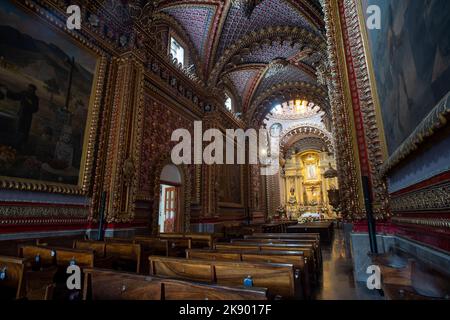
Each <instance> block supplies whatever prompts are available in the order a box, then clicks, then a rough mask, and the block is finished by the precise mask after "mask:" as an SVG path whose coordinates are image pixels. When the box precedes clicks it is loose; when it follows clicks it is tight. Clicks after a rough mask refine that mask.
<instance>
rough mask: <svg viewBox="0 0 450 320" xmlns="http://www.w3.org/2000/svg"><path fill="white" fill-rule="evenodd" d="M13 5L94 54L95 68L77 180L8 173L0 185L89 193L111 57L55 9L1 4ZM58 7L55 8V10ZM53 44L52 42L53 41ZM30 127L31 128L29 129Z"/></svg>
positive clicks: (87, 53) (83, 130)
mask: <svg viewBox="0 0 450 320" xmlns="http://www.w3.org/2000/svg"><path fill="white" fill-rule="evenodd" d="M3 5H5V6H13V7H15V8H16V9H17V10H20V12H22V13H23V15H26V16H27V19H28V17H29V19H33V20H34V21H33V23H35V22H36V23H39V24H40V26H42V27H43V28H47V29H48V30H49V33H50V34H57V36H58V37H61V38H62V39H63V40H61V41H66V42H70V43H71V44H72V45H73V46H75V47H76V48H78V50H80V51H81V52H86V55H91V56H92V57H94V59H95V66H94V68H93V77H92V86H91V88H90V94H89V96H88V105H87V107H86V106H85V109H87V114H86V116H85V119H86V121H85V125H84V129H81V130H80V131H81V132H82V133H83V137H82V139H81V138H80V141H81V150H78V153H79V154H80V152H81V155H80V161H79V168H75V169H78V176H77V183H70V184H69V183H61V182H58V181H48V180H43V179H33V178H27V177H25V178H24V177H17V176H9V175H0V188H1V189H13V190H22V191H35V192H36V191H38V192H49V193H61V194H72V195H86V194H87V193H88V192H89V190H90V186H91V183H92V173H93V167H94V149H95V144H96V139H97V131H98V124H99V115H100V104H101V101H102V96H103V87H104V81H105V73H106V66H107V63H108V58H107V54H106V52H104V51H103V50H102V49H100V48H99V47H97V46H96V45H95V44H92V41H88V40H87V39H86V38H85V37H84V36H83V30H81V31H77V30H74V31H70V30H67V29H66V28H65V23H63V22H62V21H61V20H59V19H55V17H57V16H60V12H56V11H55V16H50V15H49V14H48V11H46V10H43V9H42V8H40V7H39V6H38V5H37V4H35V3H31V2H24V3H21V2H19V1H8V2H7V3H6V2H5V3H4V4H2V6H3ZM52 9H53V8H52ZM55 10H56V9H55ZM51 43H53V41H52V42H51ZM28 130H30V129H28Z"/></svg>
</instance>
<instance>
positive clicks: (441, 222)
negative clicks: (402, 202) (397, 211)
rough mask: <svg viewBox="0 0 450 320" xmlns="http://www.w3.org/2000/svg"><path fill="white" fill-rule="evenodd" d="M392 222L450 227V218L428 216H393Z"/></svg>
mask: <svg viewBox="0 0 450 320" xmlns="http://www.w3.org/2000/svg"><path fill="white" fill-rule="evenodd" d="M391 220H392V222H394V223H396V224H402V225H403V224H406V225H418V226H424V227H432V228H443V229H450V219H444V218H442V219H428V218H405V217H393V218H392V219H391Z"/></svg>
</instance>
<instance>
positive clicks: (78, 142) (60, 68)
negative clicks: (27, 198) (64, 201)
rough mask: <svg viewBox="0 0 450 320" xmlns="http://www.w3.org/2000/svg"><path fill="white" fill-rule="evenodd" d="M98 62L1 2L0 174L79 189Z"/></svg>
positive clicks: (16, 8) (72, 44)
mask: <svg viewBox="0 0 450 320" xmlns="http://www.w3.org/2000/svg"><path fill="white" fill-rule="evenodd" d="M96 62H97V58H96V57H95V56H94V55H93V54H91V53H90V52H88V51H85V50H83V49H81V48H79V47H77V46H76V45H75V44H74V43H72V42H71V41H70V40H69V39H68V37H67V36H64V35H63V34H62V33H57V32H55V31H53V29H51V28H50V26H48V25H46V24H44V23H43V22H41V21H38V20H37V19H34V18H32V17H30V16H29V15H28V14H27V13H25V12H24V11H22V10H21V9H20V8H18V7H16V6H15V5H13V4H11V3H10V2H9V1H2V2H1V4H0V176H7V177H14V178H22V179H32V180H39V181H45V182H59V183H64V184H70V185H77V184H78V181H79V176H80V168H81V162H82V158H83V145H84V133H85V126H86V121H87V116H88V110H89V104H90V96H91V90H92V86H93V81H94V73H95V68H96Z"/></svg>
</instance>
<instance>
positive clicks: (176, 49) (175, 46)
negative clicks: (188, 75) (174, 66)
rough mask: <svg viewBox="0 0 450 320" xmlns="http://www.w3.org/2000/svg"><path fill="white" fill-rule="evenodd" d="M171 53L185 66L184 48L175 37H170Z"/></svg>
mask: <svg viewBox="0 0 450 320" xmlns="http://www.w3.org/2000/svg"><path fill="white" fill-rule="evenodd" d="M170 53H171V54H172V57H174V58H175V59H177V61H178V63H181V66H182V67H184V48H183V47H182V46H181V44H179V43H178V41H177V40H176V39H175V38H174V37H170Z"/></svg>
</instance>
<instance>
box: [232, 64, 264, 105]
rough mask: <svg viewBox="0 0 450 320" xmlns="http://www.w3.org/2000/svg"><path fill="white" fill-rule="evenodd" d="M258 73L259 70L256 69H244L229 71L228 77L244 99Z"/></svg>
mask: <svg viewBox="0 0 450 320" xmlns="http://www.w3.org/2000/svg"><path fill="white" fill-rule="evenodd" d="M258 74H259V71H258V70H256V69H244V70H238V71H233V72H231V73H229V74H228V78H229V79H230V81H231V83H232V84H233V86H234V88H235V90H236V92H237V93H238V94H239V96H240V97H241V98H242V99H244V98H245V95H246V92H247V90H248V89H249V86H250V85H251V84H252V82H253V81H254V79H255V77H256V76H257V75H258Z"/></svg>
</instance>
